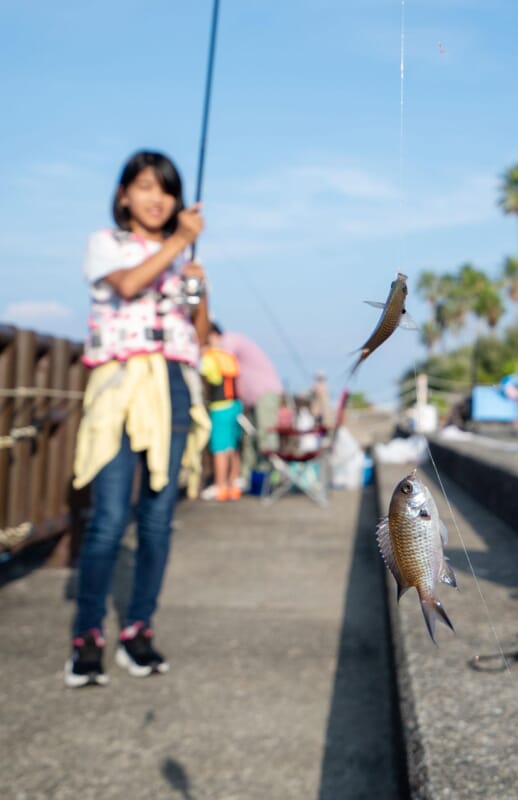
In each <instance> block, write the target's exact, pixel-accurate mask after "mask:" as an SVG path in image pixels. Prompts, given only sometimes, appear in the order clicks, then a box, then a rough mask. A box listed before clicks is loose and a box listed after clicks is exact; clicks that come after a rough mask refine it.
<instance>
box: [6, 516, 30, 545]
mask: <svg viewBox="0 0 518 800" xmlns="http://www.w3.org/2000/svg"><path fill="white" fill-rule="evenodd" d="M32 529H33V526H32V523H31V522H22V523H20V525H13V526H11V527H9V528H0V547H2V548H3V549H4V550H9V549H10V548H12V547H14V546H15V545H17V544H19V543H20V542H22V541H23V540H24V539H27V537H28V536H29V535H30V534H31V533H32Z"/></svg>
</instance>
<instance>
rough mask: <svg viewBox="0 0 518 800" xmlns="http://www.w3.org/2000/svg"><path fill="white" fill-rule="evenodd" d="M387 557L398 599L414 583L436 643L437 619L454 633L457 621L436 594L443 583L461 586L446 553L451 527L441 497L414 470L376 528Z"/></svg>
mask: <svg viewBox="0 0 518 800" xmlns="http://www.w3.org/2000/svg"><path fill="white" fill-rule="evenodd" d="M376 538H377V542H378V547H379V550H380V552H381V556H382V558H383V560H384V562H385V564H386V566H387V567H388V569H389V570H390V572H391V573H392V575H393V576H394V578H395V580H396V583H397V592H398V594H397V599H398V602H399V600H400V598H401V596H402V595H403V594H404V593H405V592H406V591H408V589H410V588H412V587H414V588H415V589H416V590H417V594H418V595H419V600H420V603H421V610H422V612H423V617H424V621H425V623H426V627H427V630H428V633H429V634H430V638H431V639H432V641H433V642H434V643H436V642H435V621H436V619H439V620H440V621H441V622H443V623H444V624H445V625H447V626H448V627H449V628H451V630H452V631H454V630H455V628H454V627H453V624H452V622H451V620H450V618H449V617H448V615H447V613H446V611H445V610H444V608H443V606H442V604H441V602H440V600H439V599H438V597H437V595H436V584H437V582H442V583H445V584H447V585H448V586H452V587H455V588H457V579H456V577H455V573H454V571H453V568H452V566H451V564H450V562H449V559H448V558H447V557H446V556H445V555H444V549H443V548H444V545H445V544H446V543H447V541H448V531H447V529H446V526H445V525H444V523H443V521H442V520H441V518H440V516H439V511H438V509H437V505H436V504H435V500H434V499H433V497H432V494H431V492H430V490H429V489H428V487H427V486H426V484H424V483H423V482H422V481H421V480H420V479H419V478H418V477H417V470H415V469H414V471H413V472H411V473H410V474H409V475H407V476H406V477H405V478H403V479H402V480H400V481H399V483H398V484H397V486H396V488H395V489H394V491H393V493H392V497H391V500H390V505H389V512H388V515H387V516H386V517H383V518H382V519H381V520H380V522H379V523H378V526H377V528H376Z"/></svg>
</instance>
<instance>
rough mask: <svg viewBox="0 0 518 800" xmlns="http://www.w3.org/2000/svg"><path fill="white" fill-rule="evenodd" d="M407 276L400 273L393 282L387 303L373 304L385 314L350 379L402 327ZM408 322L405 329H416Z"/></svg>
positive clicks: (363, 349) (413, 324)
mask: <svg viewBox="0 0 518 800" xmlns="http://www.w3.org/2000/svg"><path fill="white" fill-rule="evenodd" d="M406 280H407V276H406V275H403V273H402V272H398V274H397V277H396V280H395V281H392V283H391V285H390V291H389V295H388V297H387V300H386V302H385V303H384V304H383V303H371V305H374V306H381V307H382V308H383V312H382V314H381V317H380V319H379V320H378V323H377V325H376V327H375V328H374V330H373V332H372V333H371V335H370V336H369V338H368V339H367V341H366V342H365V344H364V345H363V346H362V347H361V348H360V357H359V358H358V360H357V361H356V363H355V364H354V366H353V367H352V369H351V371H350V373H349V379H350V378H352V376H353V375H354V373H355V372H356V370H357V369H358V367H359V366H360V364H361V363H362V362H363V361H365V359H366V358H368V356H369V355H370V354H371V353H373V352H374V350H376V349H377V348H378V347H379V346H380V345H382V344H383V343H384V342H385V341H386V340H387V339H388V338H389V337H390V336H391V335H392V334H393V333H394V331H395V330H396V328H397V327H398V326H399V325H402V324H403V322H402V320H403V318H404V315H405V314H406V309H405V299H406V296H407V294H408V289H407V285H406ZM407 318H408V322H407V324H406V325H405V327H414V328H415V327H416V326H415V323H414V322H413V320H412V319H411V317H408V315H407Z"/></svg>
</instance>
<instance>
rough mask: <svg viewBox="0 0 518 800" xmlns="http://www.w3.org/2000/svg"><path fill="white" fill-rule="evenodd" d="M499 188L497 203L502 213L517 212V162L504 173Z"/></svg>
mask: <svg viewBox="0 0 518 800" xmlns="http://www.w3.org/2000/svg"><path fill="white" fill-rule="evenodd" d="M500 188H501V194H500V197H499V199H498V205H499V206H500V207H501V208H502V209H503V211H504V214H518V164H516V165H515V166H514V167H510V168H509V169H508V170H507V171H506V172H505V173H504V175H503V180H502V185H501V187H500Z"/></svg>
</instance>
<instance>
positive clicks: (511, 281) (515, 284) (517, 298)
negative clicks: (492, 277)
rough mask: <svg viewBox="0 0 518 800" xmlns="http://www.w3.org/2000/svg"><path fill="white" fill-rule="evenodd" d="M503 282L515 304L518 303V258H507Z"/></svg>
mask: <svg viewBox="0 0 518 800" xmlns="http://www.w3.org/2000/svg"><path fill="white" fill-rule="evenodd" d="M503 282H504V286H506V287H507V293H508V294H509V297H510V298H511V300H512V301H513V303H518V258H511V257H509V258H506V260H505V262H504V269H503Z"/></svg>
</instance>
